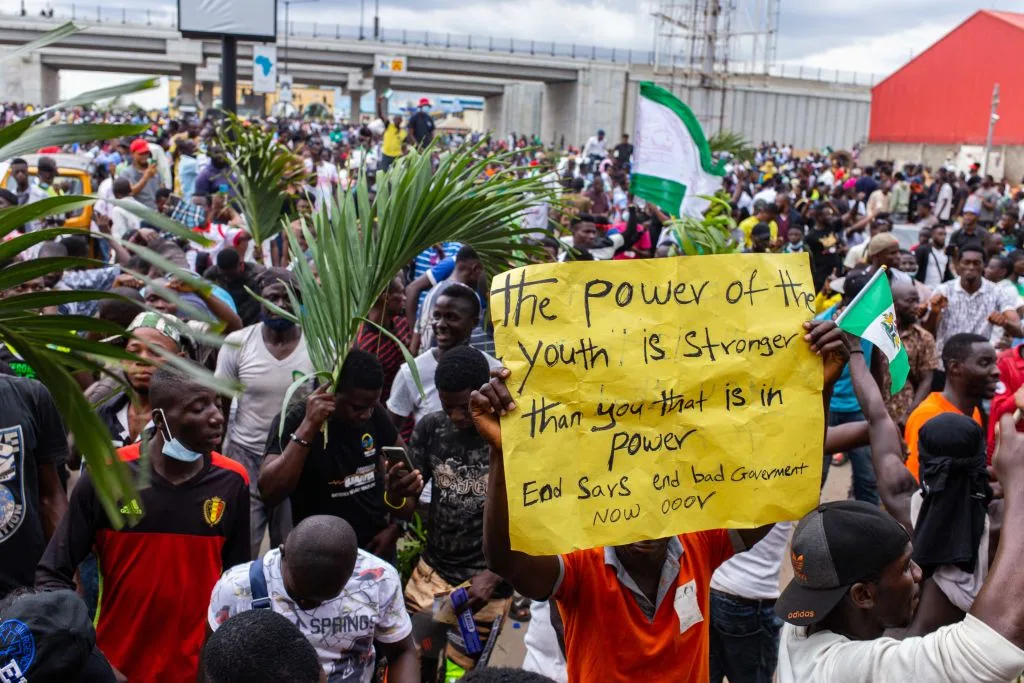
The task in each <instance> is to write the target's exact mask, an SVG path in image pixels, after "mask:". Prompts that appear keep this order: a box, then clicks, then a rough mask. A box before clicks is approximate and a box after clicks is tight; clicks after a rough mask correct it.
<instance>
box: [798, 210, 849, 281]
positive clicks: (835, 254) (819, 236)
mask: <svg viewBox="0 0 1024 683" xmlns="http://www.w3.org/2000/svg"><path fill="white" fill-rule="evenodd" d="M804 243H805V244H806V245H807V250H808V251H809V252H810V254H811V270H812V271H813V273H814V289H815V291H820V290H821V288H822V286H823V285H824V284H825V280H826V279H827V278H828V276H829V275H831V274H832V271H833V270H835V271H836V274H837V275H838V274H840V273H841V272H842V267H843V254H842V246H843V228H842V225H841V224H838V223H832V224H831V225H829V226H827V227H825V228H821V227H820V226H818V225H815V226H814V227H812V228H811V230H810V231H808V233H807V236H806V237H804Z"/></svg>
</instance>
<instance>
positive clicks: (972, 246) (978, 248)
mask: <svg viewBox="0 0 1024 683" xmlns="http://www.w3.org/2000/svg"><path fill="white" fill-rule="evenodd" d="M969 251H973V252H974V253H976V254H981V260H982V261H984V260H985V247H983V246H982V244H981V242H979V241H977V240H971V241H970V242H968V243H967V244H965V245H964V246H962V247H960V257H961V258H963V255H964V254H966V253H967V252H969Z"/></svg>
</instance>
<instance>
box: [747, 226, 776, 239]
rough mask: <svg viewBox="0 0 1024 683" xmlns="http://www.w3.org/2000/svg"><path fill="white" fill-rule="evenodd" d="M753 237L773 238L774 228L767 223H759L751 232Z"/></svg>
mask: <svg viewBox="0 0 1024 683" xmlns="http://www.w3.org/2000/svg"><path fill="white" fill-rule="evenodd" d="M750 236H751V237H769V238H770V237H771V236H772V228H771V226H770V225H768V224H767V223H758V224H757V225H755V226H754V227H753V229H751V231H750Z"/></svg>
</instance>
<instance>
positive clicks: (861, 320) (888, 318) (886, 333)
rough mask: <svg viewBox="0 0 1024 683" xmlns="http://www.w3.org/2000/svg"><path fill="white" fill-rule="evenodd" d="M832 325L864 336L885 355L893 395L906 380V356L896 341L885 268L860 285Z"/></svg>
mask: <svg viewBox="0 0 1024 683" xmlns="http://www.w3.org/2000/svg"><path fill="white" fill-rule="evenodd" d="M836 325H838V326H839V327H840V328H841V329H844V330H846V331H847V332H849V333H850V334H855V335H857V336H858V337H861V338H862V339H867V340H868V341H869V342H871V343H872V344H874V345H875V348H877V349H878V350H879V351H881V352H882V353H884V354H885V357H886V358H888V359H889V374H890V375H891V376H892V393H893V394H894V395H895V394H897V393H898V392H899V390H900V389H902V388H903V385H904V384H906V383H907V376H908V375H909V374H910V359H909V358H908V357H907V350H906V348H904V347H903V342H902V341H900V334H899V330H898V329H897V326H896V310H895V308H894V307H893V304H892V290H891V289H889V278H888V277H887V276H886V275H885V268H879V269H878V271H877V272H876V273H875V275H874V277H872V278H871V280H869V281H868V283H867V284H866V285H864V289H862V290H861V291H860V294H858V295H857V296H855V297H854V298H853V301H851V302H850V305H849V306H847V307H846V310H845V311H843V312H842V314H840V316H839V317H838V318H836Z"/></svg>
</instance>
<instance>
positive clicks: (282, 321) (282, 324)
mask: <svg viewBox="0 0 1024 683" xmlns="http://www.w3.org/2000/svg"><path fill="white" fill-rule="evenodd" d="M260 321H261V322H262V323H263V324H264V325H266V326H267V327H268V328H269V329H271V330H273V331H274V332H287V331H288V330H290V329H292V328H293V327H295V323H294V322H292V321H291V320H288V319H287V318H273V317H271V316H269V315H267V312H266V311H260Z"/></svg>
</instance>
